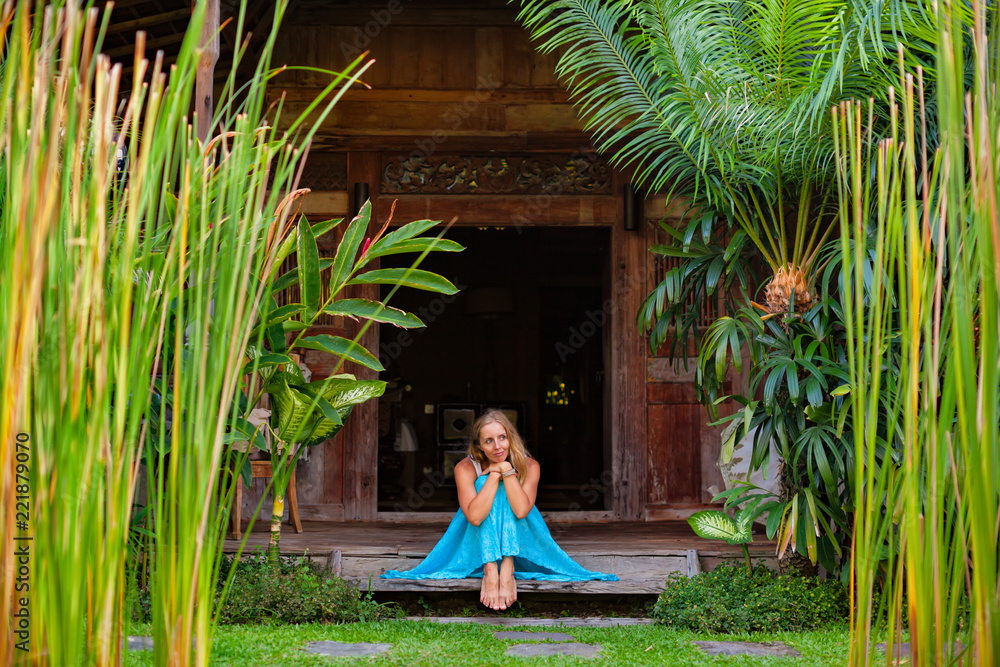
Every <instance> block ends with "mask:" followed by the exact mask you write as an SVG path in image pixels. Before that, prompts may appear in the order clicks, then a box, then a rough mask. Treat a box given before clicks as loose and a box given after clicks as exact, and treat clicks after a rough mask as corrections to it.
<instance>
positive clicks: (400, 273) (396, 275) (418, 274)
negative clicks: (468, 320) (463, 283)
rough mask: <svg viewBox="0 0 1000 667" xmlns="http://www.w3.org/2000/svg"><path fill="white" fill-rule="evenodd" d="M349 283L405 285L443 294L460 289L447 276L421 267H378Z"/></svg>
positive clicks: (452, 292)
mask: <svg viewBox="0 0 1000 667" xmlns="http://www.w3.org/2000/svg"><path fill="white" fill-rule="evenodd" d="M348 284H349V285H402V286H403V287H413V288H416V289H422V290H427V291H428V292H440V293H442V294H454V293H456V292H457V291H458V288H456V287H455V286H454V285H452V284H451V282H449V281H448V280H447V279H446V278H443V277H441V276H439V275H438V274H436V273H431V272H430V271H423V270H421V269H376V270H374V271H369V272H368V273H363V274H361V275H360V276H357V277H356V278H354V280H352V281H351V282H349V283H348Z"/></svg>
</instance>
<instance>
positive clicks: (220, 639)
mask: <svg viewBox="0 0 1000 667" xmlns="http://www.w3.org/2000/svg"><path fill="white" fill-rule="evenodd" d="M516 629H524V630H535V631H551V632H564V633H566V634H568V635H571V636H572V637H574V638H576V640H577V641H580V642H585V643H590V644H600V645H601V646H603V647H604V650H603V651H602V653H601V657H599V658H596V659H584V658H570V657H552V658H518V657H509V656H505V655H504V651H505V650H506V649H507V647H508V646H511V645H513V644H521V643H525V642H524V641H521V640H507V639H496V638H494V637H493V632H494V631H497V630H516ZM148 631H149V628H148V626H133V627H132V628H131V629H130V631H129V634H148ZM705 639H716V640H730V641H782V642H785V643H786V644H788V645H790V646H792V647H794V648H795V649H796V650H798V651H799V652H800V653H801V654H802V657H800V658H762V657H750V656H737V657H718V656H708V655H706V654H705V653H703V652H702V651H701V649H699V648H698V647H696V646H693V645H692V644H691V643H690V642H692V641H695V640H705ZM320 640H329V641H342V642H380V643H390V644H393V648H392V650H390V651H389V652H388V653H386V654H383V655H381V656H375V657H370V658H359V659H357V658H353V659H352V658H336V659H334V658H326V657H323V656H318V655H313V654H310V653H305V652H304V651H302V650H301V649H302V647H303V646H305V645H306V643H308V642H312V641H320ZM847 646H848V632H847V628H846V627H845V628H841V629H836V630H828V631H818V632H800V633H791V632H790V633H774V634H767V635H721V636H720V635H702V634H697V633H693V632H685V631H678V630H670V629H667V628H663V627H660V626H629V627H621V628H555V627H545V628H538V627H531V628H516V627H505V628H500V627H495V626H486V625H478V624H474V623H467V624H466V623H462V624H449V625H445V624H439V623H431V622H426V621H385V622H382V623H354V624H347V625H317V624H312V625H300V626H287V625H285V626H277V625H276V626H257V625H254V626H249V625H243V626H240V625H235V626H222V627H220V628H219V632H218V634H217V635H216V639H215V644H214V646H213V649H212V660H211V663H212V665H213V666H215V665H219V666H229V665H232V666H234V667H235V666H239V667H245V666H248V665H275V666H282V667H284V666H288V667H292V666H297V665H329V664H331V663H337V664H353V663H364V664H371V665H408V666H414V665H477V666H478V665H520V664H526V663H527V664H545V665H595V666H596V665H683V666H687V665H691V666H697V665H796V666H798V665H816V666H820V665H822V666H823V667H826V666H828V665H845V664H847ZM125 664H126V665H130V666H131V665H151V664H153V663H152V655H151V654H150V653H149V652H148V651H138V652H130V653H129V655H128V656H127V657H126V660H125Z"/></svg>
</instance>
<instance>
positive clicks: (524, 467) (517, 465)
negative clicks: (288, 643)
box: [469, 410, 528, 479]
mask: <svg viewBox="0 0 1000 667" xmlns="http://www.w3.org/2000/svg"><path fill="white" fill-rule="evenodd" d="M494 422H496V423H497V424H500V425H501V426H503V428H504V430H505V431H507V442H508V443H510V450H509V452H508V454H509V459H508V460H509V461H510V464H511V465H512V466H514V469H515V470H517V474H518V476H519V477H520V478H521V479H524V476H525V474H526V473H527V472H528V452H527V450H526V449H525V448H524V440H522V439H521V434H520V433H518V432H517V429H516V428H514V425H513V424H512V423H510V419H508V418H507V415H505V414H504V413H502V412H500V411H499V410H487V411H486V412H484V413H483V414H481V415H480V416H479V419H477V420H476V423H475V424H473V425H472V432H473V434H474V435H473V437H472V442H470V443H469V456H471V457H472V458H473V459H475V460H476V461H478V462H479V465H480V466H481V467H482V468H484V469H485V468H487V467H489V465H490V463H492V461H490V460H489V459H488V458H486V454H484V453H483V450H482V449H480V447H479V434H480V433H481V432H482V430H483V428H484V427H485V426H486V425H487V424H492V423H494Z"/></svg>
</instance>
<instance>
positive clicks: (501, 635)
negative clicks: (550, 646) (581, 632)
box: [493, 630, 575, 642]
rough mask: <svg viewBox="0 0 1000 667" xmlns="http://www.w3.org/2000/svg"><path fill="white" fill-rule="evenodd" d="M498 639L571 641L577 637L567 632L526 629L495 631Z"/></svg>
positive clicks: (494, 634)
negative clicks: (531, 630)
mask: <svg viewBox="0 0 1000 667" xmlns="http://www.w3.org/2000/svg"><path fill="white" fill-rule="evenodd" d="M493 636H494V637H496V638H497V639H548V640H550V641H554V642H571V641H573V640H574V639H575V637H573V636H571V635H567V634H566V633H565V632H528V631H524V630H502V631H499V632H494V633H493Z"/></svg>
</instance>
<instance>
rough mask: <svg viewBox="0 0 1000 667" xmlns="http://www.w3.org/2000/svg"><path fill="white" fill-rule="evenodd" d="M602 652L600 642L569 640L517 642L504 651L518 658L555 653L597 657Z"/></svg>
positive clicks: (539, 656)
mask: <svg viewBox="0 0 1000 667" xmlns="http://www.w3.org/2000/svg"><path fill="white" fill-rule="evenodd" d="M600 653H601V647H600V646H599V645H598V644H581V643H578V642H568V643H563V644H515V645H513V646H511V647H510V648H509V649H507V650H506V651H504V654H505V655H512V656H515V657H518V658H546V657H549V656H553V655H572V656H576V657H578V658H596V657H597V656H598V655H599V654H600Z"/></svg>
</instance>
